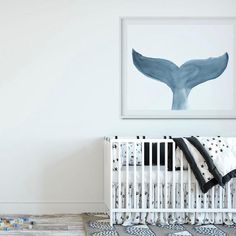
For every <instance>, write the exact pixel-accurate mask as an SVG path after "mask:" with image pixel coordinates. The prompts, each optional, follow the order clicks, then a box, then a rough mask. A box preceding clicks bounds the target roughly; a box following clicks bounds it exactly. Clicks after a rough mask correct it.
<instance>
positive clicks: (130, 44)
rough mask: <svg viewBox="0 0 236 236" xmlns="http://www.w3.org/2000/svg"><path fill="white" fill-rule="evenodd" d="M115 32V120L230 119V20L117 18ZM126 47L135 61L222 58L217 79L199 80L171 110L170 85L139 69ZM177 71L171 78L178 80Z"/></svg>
mask: <svg viewBox="0 0 236 236" xmlns="http://www.w3.org/2000/svg"><path fill="white" fill-rule="evenodd" d="M120 31H121V32H120V33H121V34H120V38H121V42H120V46H121V118H123V119H132V118H133V119H166V118H167V119H234V118H236V81H235V80H236V78H235V65H236V57H235V55H236V54H235V50H236V46H235V42H236V18H233V17H227V18H226V17H224V18H223V17H215V18H213V17H211V18H202V17H191V18H190V17H178V18H177V17H176V18H174V17H122V18H121V19H120ZM132 49H134V50H135V52H137V53H138V54H136V55H141V56H142V58H141V59H140V60H141V61H142V60H144V59H143V58H151V59H153V58H154V59H157V58H160V59H164V60H168V61H170V62H173V63H174V64H175V65H177V67H178V68H180V66H181V65H183V64H184V63H185V62H186V61H187V62H189V61H190V60H191V61H192V60H207V59H209V58H210V57H213V58H218V57H219V58H220V56H223V55H226V54H225V53H227V55H228V61H227V66H226V67H225V69H224V71H223V72H222V74H220V75H219V76H217V78H215V79H210V80H209V81H206V82H204V83H203V82H201V84H199V85H197V86H195V87H193V88H192V89H191V90H190V91H191V92H190V93H189V95H188V96H187V98H188V100H187V103H188V104H189V103H190V106H189V107H187V108H184V109H183V108H180V109H179V108H177V109H176V108H175V107H174V108H173V103H174V102H173V98H172V97H173V94H174V92H173V89H170V87H168V86H166V85H167V84H165V83H163V82H160V81H158V80H156V79H155V78H154V79H152V78H150V76H147V73H146V72H145V73H144V72H143V71H141V72H140V70H138V69H137V68H138V67H137V64H136V66H135V62H134V54H132ZM224 60H225V57H224ZM155 62H156V61H155ZM138 65H139V64H138ZM142 72H143V73H142ZM176 73H177V72H176ZM181 73H182V72H181ZM181 73H177V77H178V76H179V77H180V78H182V77H181V76H180V75H179V74H181ZM184 73H185V72H183V74H184ZM148 75H149V74H148ZM155 75H156V74H155ZM172 76H173V75H172ZM189 76H190V77H191V76H192V75H191V73H190V75H189ZM173 78H175V77H173ZM177 81H179V80H177ZM174 87H176V85H174ZM171 104H172V107H171ZM173 109H175V110H173Z"/></svg>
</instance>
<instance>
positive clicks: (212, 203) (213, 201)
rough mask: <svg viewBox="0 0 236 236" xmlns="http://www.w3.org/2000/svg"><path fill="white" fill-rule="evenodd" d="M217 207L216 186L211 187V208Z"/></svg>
mask: <svg viewBox="0 0 236 236" xmlns="http://www.w3.org/2000/svg"><path fill="white" fill-rule="evenodd" d="M214 207H215V186H214V187H212V189H211V208H212V209H214Z"/></svg>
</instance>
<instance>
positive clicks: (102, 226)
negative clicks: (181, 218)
mask: <svg viewBox="0 0 236 236" xmlns="http://www.w3.org/2000/svg"><path fill="white" fill-rule="evenodd" d="M82 217H83V220H84V223H85V228H86V232H87V235H88V236H130V235H133V236H174V235H179V236H180V235H182V236H185V235H186V236H204V235H210V236H236V224H235V225H231V226H226V225H201V226H199V225H186V224H184V225H179V224H176V225H155V226H153V225H134V226H126V227H125V226H121V225H114V226H112V227H111V226H110V224H109V219H108V216H107V215H104V214H83V215H82Z"/></svg>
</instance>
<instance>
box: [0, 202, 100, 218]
mask: <svg viewBox="0 0 236 236" xmlns="http://www.w3.org/2000/svg"><path fill="white" fill-rule="evenodd" d="M104 211H105V205H104V203H103V202H0V214H4V215H5V214H33V215H42V214H77V213H83V212H104Z"/></svg>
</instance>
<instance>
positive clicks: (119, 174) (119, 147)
mask: <svg viewBox="0 0 236 236" xmlns="http://www.w3.org/2000/svg"><path fill="white" fill-rule="evenodd" d="M117 145H118V146H117V147H118V208H121V150H120V149H121V146H120V145H121V144H120V143H117Z"/></svg>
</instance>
